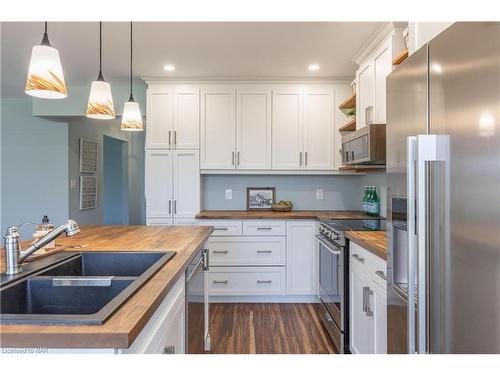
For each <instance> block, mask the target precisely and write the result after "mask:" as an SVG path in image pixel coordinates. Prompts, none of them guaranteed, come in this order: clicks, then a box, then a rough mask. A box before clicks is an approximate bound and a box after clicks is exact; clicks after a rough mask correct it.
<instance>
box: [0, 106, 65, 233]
mask: <svg viewBox="0 0 500 375" xmlns="http://www.w3.org/2000/svg"><path fill="white" fill-rule="evenodd" d="M31 111H32V105H31V98H23V99H6V98H2V100H1V133H2V136H1V154H2V156H1V163H2V169H1V173H2V181H1V184H2V188H1V192H2V195H1V201H2V204H1V210H2V211H1V217H2V228H1V231H2V234H3V233H4V231H5V228H6V227H7V226H9V225H16V224H19V223H21V222H25V221H37V222H39V221H40V219H41V218H42V216H43V215H45V214H46V215H48V216H49V218H50V220H51V222H53V223H54V224H55V225H57V224H60V223H62V222H64V221H65V220H67V218H68V124H67V122H54V121H50V120H46V119H42V118H38V117H34V116H33V115H32V112H31ZM33 231H34V227H33V226H25V227H22V228H21V234H22V236H23V238H24V239H28V238H30V237H31V235H32V234H33Z"/></svg>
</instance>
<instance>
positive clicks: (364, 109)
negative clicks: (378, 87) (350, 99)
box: [356, 61, 374, 129]
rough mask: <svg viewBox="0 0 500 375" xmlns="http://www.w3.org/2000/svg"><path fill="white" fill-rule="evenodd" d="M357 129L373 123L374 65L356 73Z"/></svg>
mask: <svg viewBox="0 0 500 375" xmlns="http://www.w3.org/2000/svg"><path fill="white" fill-rule="evenodd" d="M356 81H357V85H356V90H357V94H356V99H357V100H356V129H360V128H362V127H364V126H366V125H368V124H370V123H371V121H372V119H371V118H370V116H373V86H374V79H373V63H372V61H369V62H367V63H365V64H364V65H362V66H360V68H359V70H358V71H357V73H356Z"/></svg>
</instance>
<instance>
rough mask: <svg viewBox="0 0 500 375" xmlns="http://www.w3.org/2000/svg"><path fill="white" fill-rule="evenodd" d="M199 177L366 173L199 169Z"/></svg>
mask: <svg viewBox="0 0 500 375" xmlns="http://www.w3.org/2000/svg"><path fill="white" fill-rule="evenodd" d="M200 174H201V175H210V174H217V175H220V174H231V175H242V174H245V175H310V176H322V175H327V176H365V175H366V172H354V171H313V170H303V169H301V170H291V169H290V170H277V169H267V170H264V169H200Z"/></svg>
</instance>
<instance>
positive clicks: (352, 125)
mask: <svg viewBox="0 0 500 375" xmlns="http://www.w3.org/2000/svg"><path fill="white" fill-rule="evenodd" d="M354 130H356V118H353V119H352V120H351V121H349V122H348V123H347V124H345V125H342V126H341V127H340V128H339V132H352V131H354Z"/></svg>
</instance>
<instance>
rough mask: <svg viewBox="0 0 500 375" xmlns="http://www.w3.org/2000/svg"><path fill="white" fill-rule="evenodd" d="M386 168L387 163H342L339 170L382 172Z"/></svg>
mask: <svg viewBox="0 0 500 375" xmlns="http://www.w3.org/2000/svg"><path fill="white" fill-rule="evenodd" d="M384 170H385V165H363V164H358V165H342V166H341V167H340V168H339V171H341V172H342V171H349V172H364V173H366V172H380V171H384Z"/></svg>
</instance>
